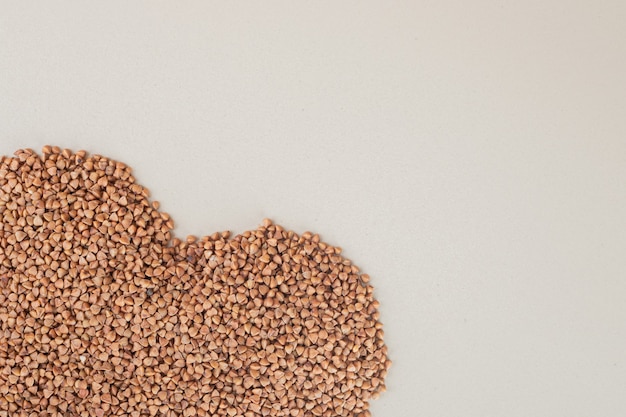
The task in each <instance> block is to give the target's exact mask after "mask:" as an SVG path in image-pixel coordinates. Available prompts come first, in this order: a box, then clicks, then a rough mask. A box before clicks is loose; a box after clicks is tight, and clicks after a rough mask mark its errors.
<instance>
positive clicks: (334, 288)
mask: <svg viewBox="0 0 626 417" xmlns="http://www.w3.org/2000/svg"><path fill="white" fill-rule="evenodd" d="M15 155H16V156H15V157H14V158H8V157H3V158H2V160H1V161H0V217H1V218H2V225H1V229H0V417H6V416H11V417H15V416H31V417H32V416H97V417H103V416H131V417H140V416H196V415H197V416H246V417H256V416H292V417H303V416H325V417H330V416H368V415H369V412H368V411H367V408H368V401H369V400H370V399H372V398H375V397H376V396H377V395H378V394H379V393H380V392H382V391H383V390H384V378H385V375H386V372H387V369H388V367H389V364H390V362H389V360H388V359H387V348H386V347H385V345H384V343H383V339H382V338H383V331H382V325H381V323H380V322H378V312H377V307H378V302H377V301H375V300H374V298H373V294H372V287H371V286H370V285H369V277H368V276H367V275H365V274H360V273H359V270H358V269H357V268H356V267H355V266H354V265H352V264H351V262H350V261H349V260H347V259H345V258H343V257H342V256H341V255H340V252H341V250H340V249H339V248H336V247H333V246H330V245H327V244H325V243H322V242H321V241H320V239H319V236H317V235H313V234H311V233H308V232H307V233H304V234H302V235H297V234H295V233H294V232H291V231H286V230H285V229H283V228H281V227H280V226H277V225H274V224H272V222H270V221H269V220H265V221H264V222H263V225H262V226H261V227H259V228H258V229H257V230H254V231H248V232H245V233H243V234H241V235H238V236H235V237H234V238H230V236H229V233H227V232H225V233H215V234H213V235H211V236H207V237H204V238H202V239H196V238H194V237H189V238H187V239H186V240H185V241H181V240H179V239H175V238H173V237H172V228H173V222H172V220H171V219H170V217H169V216H168V215H167V214H165V213H162V212H160V211H159V210H158V209H159V205H158V203H156V202H150V201H149V199H148V190H147V189H146V188H144V187H142V186H141V185H139V184H137V183H136V182H135V179H134V178H133V176H132V175H131V170H130V168H129V167H127V166H126V165H124V164H122V163H120V162H116V161H113V160H110V159H107V158H104V157H101V156H98V155H92V156H87V154H86V153H85V152H83V151H81V152H76V153H72V152H70V151H69V150H63V151H61V149H59V148H56V147H49V146H46V147H45V148H44V149H43V152H42V155H38V154H36V153H35V152H33V151H32V150H21V151H18V152H16V153H15Z"/></svg>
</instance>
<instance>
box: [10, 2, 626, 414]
mask: <svg viewBox="0 0 626 417" xmlns="http://www.w3.org/2000/svg"><path fill="white" fill-rule="evenodd" d="M624 22H626V2H624V1H621V0H616V1H591V0H587V1H576V2H570V1H565V0H563V1H560V0H548V1H546V0H541V1H534V0H531V1H502V0H500V1H495V0H494V1H487V0H482V1H474V2H472V1H407V2H382V1H381V2H368V1H339V2H338V1H333V2H330V1H324V2H286V1H285V2H271V1H270V2H238V3H237V4H235V3H228V5H227V4H226V3H225V2H224V3H223V2H199V1H181V2H173V1H170V2H163V1H151V2H140V1H132V2H126V1H124V2H121V1H107V2H85V1H52V2H49V1H37V2H33V1H0V153H1V154H10V153H12V152H13V151H14V150H16V149H18V148H22V147H31V148H35V149H40V148H41V146H42V145H43V144H45V143H51V144H57V145H60V146H62V147H71V148H84V149H87V150H89V151H92V152H94V153H101V154H105V155H109V156H111V157H115V158H118V159H121V160H123V161H125V162H127V163H129V164H130V165H131V166H133V167H135V171H136V174H137V177H138V178H139V179H140V181H141V182H142V183H144V184H146V185H147V186H148V187H150V188H151V189H152V191H153V196H154V198H155V199H157V200H160V201H161V202H162V203H163V208H164V210H166V211H168V212H170V213H171V214H172V215H173V216H174V218H175V219H176V220H177V226H178V227H177V232H178V234H179V235H181V236H184V235H186V234H188V233H194V234H209V233H211V232H213V231H217V230H224V229H230V230H233V231H235V232H241V231H243V230H246V229H249V228H254V227H256V225H258V224H259V223H260V222H261V220H262V218H263V217H265V216H269V217H272V218H273V219H275V220H276V221H278V222H279V223H282V224H284V225H286V226H288V227H290V228H293V229H295V230H296V231H300V232H302V231H304V230H306V229H312V230H314V231H317V232H319V233H321V234H322V236H323V238H324V239H325V240H327V241H328V242H330V243H333V244H338V245H340V246H343V247H344V249H345V253H346V254H347V256H348V257H350V258H352V259H353V260H354V261H355V262H356V263H357V264H359V265H361V266H362V268H363V269H364V270H365V271H367V272H369V273H370V274H371V275H372V277H373V278H372V280H373V283H374V285H375V286H376V291H377V292H376V294H377V296H378V297H379V299H380V301H381V312H382V320H383V321H384V323H385V326H386V336H387V342H388V345H389V349H390V354H391V357H392V359H393V360H394V364H395V365H394V367H393V368H392V370H391V372H390V374H389V377H388V380H387V383H388V388H389V389H388V392H387V393H385V394H384V395H383V396H382V397H381V399H380V400H378V401H376V402H374V403H373V406H372V412H373V415H374V417H398V416H400V417H402V416H429V417H434V416H460V415H462V416H471V417H479V416H504V415H506V416H509V417H516V416H519V417H522V416H523V417H527V416H550V417H555V416H568V417H571V416H581V417H582V416H609V417H610V416H623V415H625V413H626V304H625V303H626V256H625V255H626V82H625V75H624V74H626V29H625V23H624Z"/></svg>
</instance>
